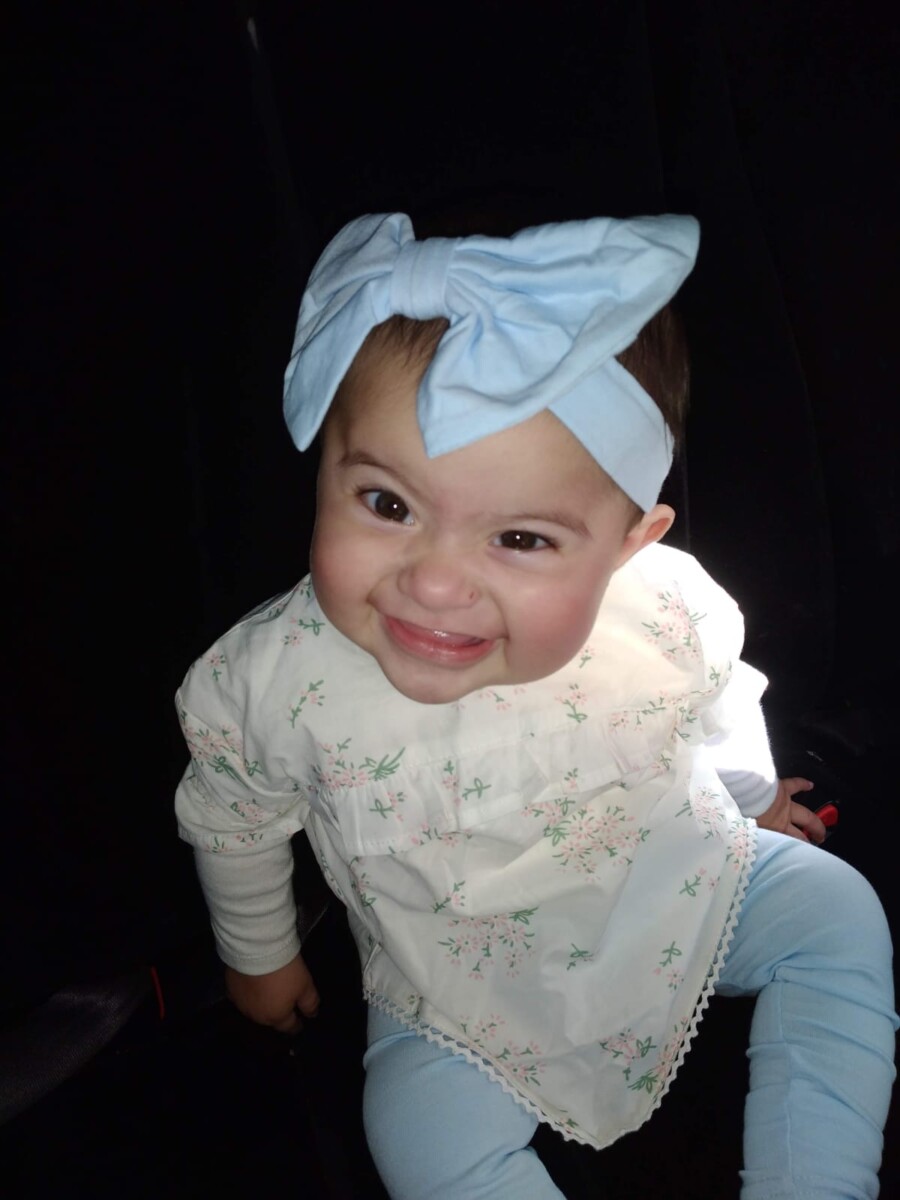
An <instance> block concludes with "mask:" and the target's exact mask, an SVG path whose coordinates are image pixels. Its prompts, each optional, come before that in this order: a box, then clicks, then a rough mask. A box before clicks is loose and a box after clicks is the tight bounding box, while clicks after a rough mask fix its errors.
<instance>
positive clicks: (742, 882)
mask: <svg viewBox="0 0 900 1200" xmlns="http://www.w3.org/2000/svg"><path fill="white" fill-rule="evenodd" d="M747 826H748V828H749V829H750V830H751V839H750V846H749V848H748V852H747V856H746V858H745V859H744V862H743V864H742V866H741V875H740V878H739V880H738V884H737V887H736V888H735V892H734V897H733V899H732V901H731V907H730V909H729V910H728V917H727V919H726V921H725V928H724V929H723V930H722V936H721V937H720V938H719V944H718V946H717V947H716V953H715V955H714V956H713V960H712V963H711V964H710V968H709V974H708V975H707V977H706V982H705V983H704V985H703V991H702V992H701V993H700V996H699V997H698V999H697V1003H696V1004H695V1005H694V1013H693V1016H692V1017H691V1020H690V1023H689V1025H688V1027H687V1031H686V1032H685V1035H684V1039H683V1040H682V1043H681V1047H680V1048H679V1051H678V1054H677V1055H676V1057H675V1059H674V1061H673V1063H672V1068H671V1070H670V1071H669V1073H668V1075H667V1076H666V1079H665V1082H664V1083H663V1086H662V1087H661V1088H660V1089H659V1091H658V1092H657V1094H656V1096H655V1097H654V1100H653V1103H652V1105H651V1106H650V1108H649V1109H648V1110H647V1113H646V1116H645V1117H644V1119H643V1121H642V1122H641V1124H643V1123H644V1121H648V1120H649V1119H650V1117H652V1116H653V1114H654V1113H655V1112H656V1110H657V1109H658V1108H659V1106H660V1104H662V1102H663V1100H664V1099H665V1098H666V1096H667V1095H668V1092H669V1088H670V1087H671V1086H672V1082H673V1081H674V1079H675V1076H676V1075H677V1074H678V1071H679V1069H680V1067H681V1065H682V1063H683V1062H684V1060H685V1058H686V1057H687V1052H688V1050H690V1048H691V1042H693V1040H694V1037H695V1036H696V1033H697V1029H698V1028H699V1026H700V1022H701V1021H702V1019H703V1014H704V1013H705V1012H706V1010H707V1008H708V1007H709V999H710V996H712V994H713V992H714V991H715V987H716V984H717V983H718V982H719V975H720V974H721V973H722V967H723V965H724V963H725V959H726V958H727V957H728V949H729V947H730V946H731V943H732V940H733V939H734V931H735V927H736V926H737V922H738V918H739V916H740V915H741V909H742V908H743V905H744V897H745V896H746V894H747V886H748V884H749V882H750V873H751V871H752V869H753V864H754V863H755V862H756V844H757V839H756V835H757V826H756V823H755V822H749V821H748V822H747ZM638 1128H639V1126H638Z"/></svg>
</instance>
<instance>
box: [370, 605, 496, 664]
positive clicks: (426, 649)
mask: <svg viewBox="0 0 900 1200" xmlns="http://www.w3.org/2000/svg"><path fill="white" fill-rule="evenodd" d="M384 624H385V628H386V629H387V632H388V635H389V636H390V638H391V640H392V641H393V642H394V643H395V645H397V646H399V648H400V649H401V650H405V651H406V652H407V653H409V654H413V655H415V657H416V658H424V659H427V660H428V661H430V662H434V663H438V664H440V665H443V666H466V665H468V664H469V663H471V662H475V661H476V660H477V659H479V658H481V657H482V656H483V655H485V654H487V653H488V652H489V651H490V650H491V648H492V647H493V645H494V642H493V640H489V639H487V638H482V637H474V636H473V635H472V634H470V633H456V632H454V631H453V630H450V629H427V628H425V627H424V626H422V625H413V624H412V623H411V622H409V621H401V620H399V619H398V618H397V617H385V618H384Z"/></svg>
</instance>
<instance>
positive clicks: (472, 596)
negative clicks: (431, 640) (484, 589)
mask: <svg viewBox="0 0 900 1200" xmlns="http://www.w3.org/2000/svg"><path fill="white" fill-rule="evenodd" d="M397 582H398V587H399V588H400V591H401V592H402V593H403V594H404V595H405V596H408V597H409V598H410V599H411V600H413V601H414V602H415V603H416V604H418V605H420V606H421V607H422V608H427V609H431V610H433V611H435V612H437V611H443V610H448V609H453V608H469V607H471V606H472V605H473V604H474V603H475V602H476V600H477V599H478V596H479V588H478V585H477V582H476V579H475V576H474V573H473V572H472V571H471V570H470V568H469V564H468V560H467V559H466V557H465V556H464V555H459V554H453V553H450V552H448V551H447V550H435V549H431V550H428V551H427V552H425V553H422V554H419V555H418V556H417V557H416V558H414V559H413V560H412V561H410V562H409V563H407V564H406V566H405V567H404V568H403V569H402V570H401V572H400V576H399V579H398V581H397Z"/></svg>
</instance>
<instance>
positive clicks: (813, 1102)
mask: <svg viewBox="0 0 900 1200" xmlns="http://www.w3.org/2000/svg"><path fill="white" fill-rule="evenodd" d="M717 991H718V992H719V993H721V994H722V995H729V996H743V995H755V994H758V999H757V1002H756V1009H755V1013H754V1016H753V1023H752V1027H751V1031H750V1048H749V1050H748V1055H749V1059H750V1092H749V1095H748V1097H747V1104H746V1110H745V1122H744V1163H745V1169H744V1171H743V1172H742V1178H743V1187H742V1190H741V1197H742V1200H782V1198H788V1197H791V1198H803V1200H812V1198H813V1197H815V1200H872V1198H874V1197H875V1196H877V1195H878V1179H877V1172H878V1167H879V1164H880V1162H881V1151H882V1129H883V1128H884V1122H885V1120H886V1119H887V1110H888V1101H889V1099H890V1092H891V1084H892V1082H893V1079H894V1067H893V1054H894V1030H895V1028H896V1025H897V1022H896V1018H895V1016H894V1012H893V981H892V977H891V945H890V937H889V934H888V930H887V923H886V921H885V918H884V913H883V911H882V908H881V905H880V903H879V901H878V899H877V897H876V895H875V893H874V892H873V891H872V889H871V887H870V886H869V884H868V883H867V882H866V881H865V879H863V877H862V876H861V875H860V874H859V873H858V872H857V871H855V870H854V869H853V868H852V867H849V866H848V865H847V864H846V863H844V862H842V861H841V860H840V859H837V858H835V857H834V856H833V855H831V854H828V853H827V852H825V851H823V850H820V849H817V848H816V847H813V846H810V845H807V844H806V843H803V842H800V841H797V840H795V839H792V838H787V837H782V836H780V835H778V834H772V833H768V832H766V831H764V830H761V831H760V836H759V852H758V855H757V860H756V864H755V866H754V868H753V873H752V875H751V879H750V886H749V888H748V890H747V895H746V899H745V901H744V906H743V908H742V910H741V916H740V921H739V923H738V926H737V929H736V931H735V936H734V940H733V942H732V945H731V949H730V951H729V954H728V957H727V959H726V962H725V964H724V966H723V969H722V974H721V977H720V980H719V984H718V986H717ZM699 1036H701V1037H702V1025H701V1030H700V1034H699ZM365 1065H366V1089H365V1098H364V1116H365V1124H366V1134H367V1137H368V1140H369V1146H370V1148H371V1151H372V1155H373V1157H374V1159H375V1163H376V1166H377V1167H378V1170H379V1172H380V1174H381V1177H382V1179H383V1180H384V1183H385V1186H386V1188H387V1190H388V1192H389V1193H390V1195H391V1197H392V1200H482V1198H483V1200H551V1198H555V1200H559V1197H560V1196H561V1195H562V1193H561V1192H560V1191H559V1189H558V1188H557V1187H556V1186H555V1184H554V1183H553V1182H552V1180H551V1179H550V1177H549V1175H548V1174H547V1172H546V1171H545V1169H544V1167H543V1165H542V1164H541V1162H540V1160H539V1159H538V1157H537V1155H536V1154H535V1153H534V1151H533V1150H531V1149H530V1147H529V1144H528V1143H529V1142H530V1141H531V1138H532V1136H533V1135H534V1132H535V1129H536V1128H537V1121H536V1119H535V1118H534V1117H533V1116H531V1115H530V1114H529V1113H527V1112H526V1111H525V1110H524V1109H523V1108H521V1107H520V1106H519V1105H518V1104H517V1103H516V1102H515V1101H514V1100H512V1099H511V1098H510V1096H508V1095H507V1094H506V1093H505V1092H504V1091H503V1090H502V1089H501V1088H500V1087H499V1086H498V1085H497V1084H495V1083H493V1082H491V1081H490V1080H489V1079H488V1078H487V1076H485V1075H484V1074H482V1073H481V1072H480V1071H479V1070H478V1069H477V1068H476V1067H474V1066H471V1065H470V1064H469V1063H467V1062H466V1061H465V1059H463V1058H461V1057H460V1056H458V1055H454V1054H452V1053H451V1052H450V1051H448V1050H445V1049H442V1048H441V1047H439V1046H435V1045H433V1044H432V1043H430V1042H427V1041H426V1040H425V1039H424V1038H422V1037H419V1036H418V1035H416V1034H414V1033H411V1032H409V1031H408V1030H406V1029H404V1028H403V1026H401V1025H400V1024H399V1023H398V1022H397V1021H395V1020H393V1019H392V1018H390V1017H388V1016H385V1015H384V1014H383V1013H380V1012H377V1011H375V1010H374V1009H373V1010H370V1014H369V1049H368V1051H367V1053H366V1058H365ZM667 1103H672V1101H671V1100H669V1101H667ZM597 1169H598V1172H600V1171H602V1157H598V1159H597Z"/></svg>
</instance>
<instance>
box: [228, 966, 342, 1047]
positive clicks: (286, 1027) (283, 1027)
mask: <svg viewBox="0 0 900 1200" xmlns="http://www.w3.org/2000/svg"><path fill="white" fill-rule="evenodd" d="M225 986H226V988H227V991H228V995H229V996H230V997H231V1000H232V1001H233V1002H234V1005H235V1007H236V1008H238V1009H239V1010H240V1011H241V1012H242V1013H243V1014H244V1016H245V1017H249V1018H250V1019H251V1020H252V1021H256V1022H257V1023H258V1024H260V1025H270V1026H271V1027H272V1028H273V1029H277V1030H278V1031H279V1033H296V1032H297V1030H298V1029H302V1028H303V1021H302V1019H301V1017H300V1013H302V1014H303V1016H304V1017H314V1016H315V1015H316V1013H317V1012H318V1009H319V993H318V992H317V991H316V985H315V984H314V983H313V977H312V975H310V973H309V970H308V969H307V966H306V963H305V962H304V961H303V959H302V958H301V957H300V955H299V954H298V955H297V957H296V958H294V959H292V960H291V961H290V962H289V963H287V964H286V965H285V966H283V967H280V968H279V969H278V970H277V971H270V972H269V973H268V974H267V975H243V974H241V972H240V971H235V970H234V968H233V967H226V968H225ZM298 1010H299V1011H298Z"/></svg>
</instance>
